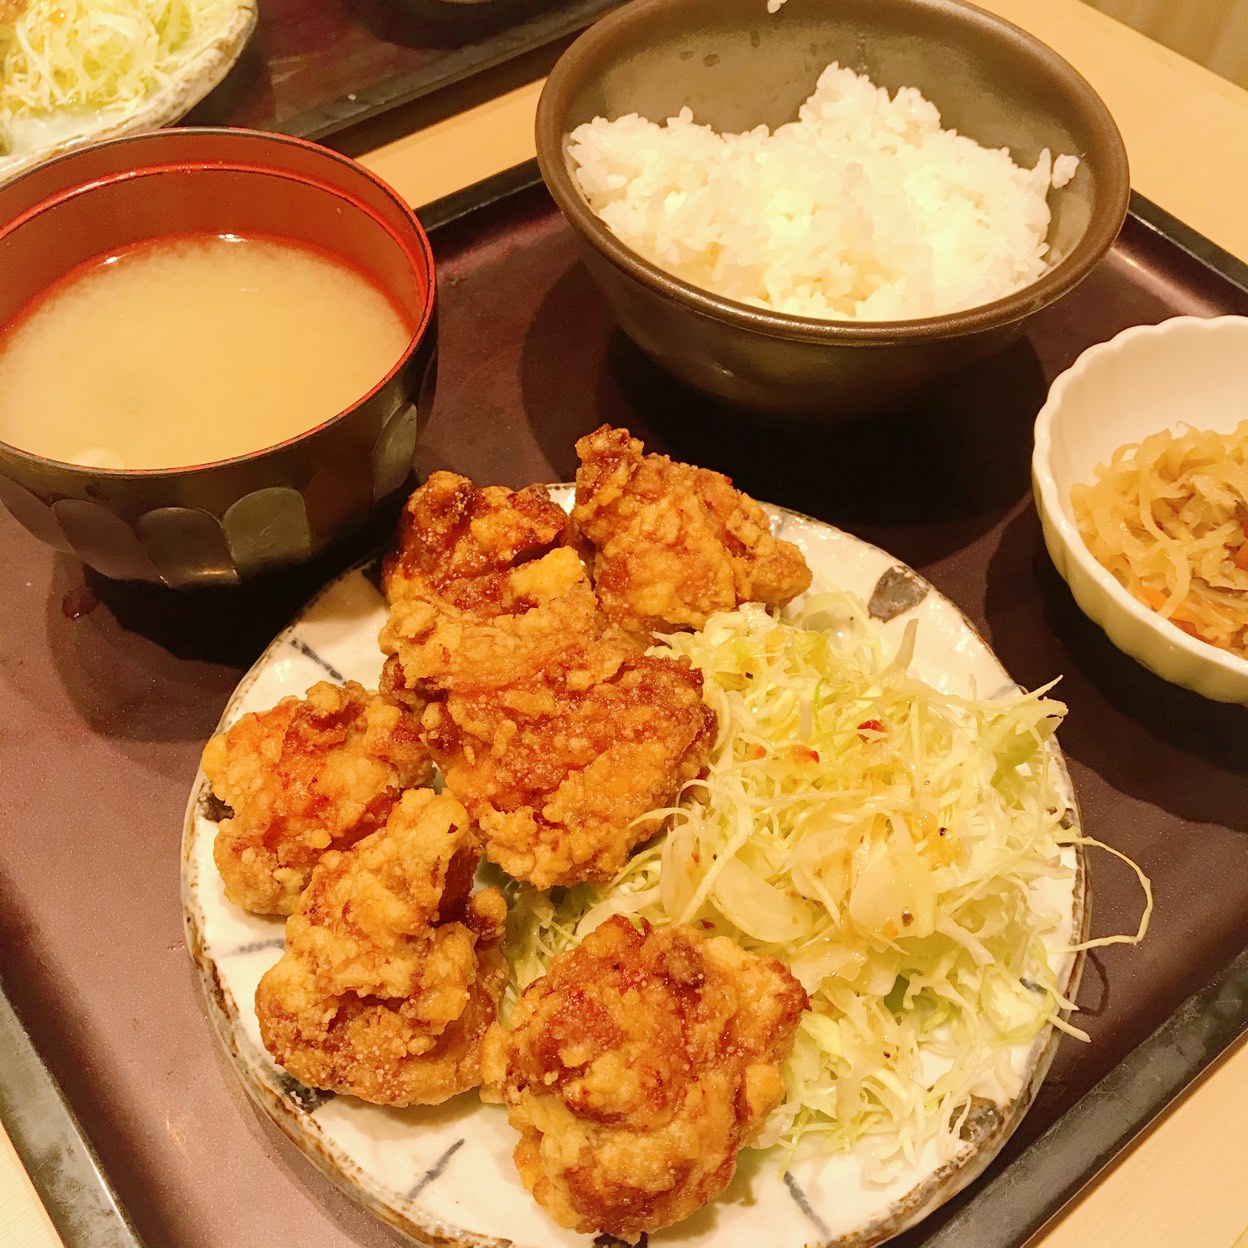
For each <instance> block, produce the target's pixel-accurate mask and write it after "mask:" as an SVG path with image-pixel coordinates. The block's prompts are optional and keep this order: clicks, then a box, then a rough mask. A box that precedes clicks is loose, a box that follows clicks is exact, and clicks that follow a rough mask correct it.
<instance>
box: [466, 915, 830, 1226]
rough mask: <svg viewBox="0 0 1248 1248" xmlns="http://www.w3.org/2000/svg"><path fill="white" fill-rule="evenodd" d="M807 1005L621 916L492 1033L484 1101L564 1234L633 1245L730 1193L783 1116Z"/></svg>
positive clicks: (733, 952)
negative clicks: (752, 1151)
mask: <svg viewBox="0 0 1248 1248" xmlns="http://www.w3.org/2000/svg"><path fill="white" fill-rule="evenodd" d="M806 1006H807V999H806V993H805V992H804V991H803V990H802V987H801V985H800V984H799V983H798V982H797V981H796V980H795V979H794V978H793V976H792V975H791V974H790V973H789V971H788V969H787V968H786V967H784V966H783V965H782V964H781V963H779V962H774V961H770V960H768V959H765V958H760V957H758V956H756V955H754V954H750V953H746V952H745V951H744V950H743V949H741V948H740V947H739V946H737V945H736V944H734V943H733V942H732V941H731V940H729V939H728V938H727V937H724V936H718V937H713V938H711V939H706V938H704V937H703V936H702V935H701V934H700V933H699V932H698V931H696V930H695V929H694V928H691V927H687V926H676V927H665V928H655V929H651V928H648V927H647V929H646V931H645V933H644V935H643V934H642V933H639V932H637V931H636V930H635V929H634V928H633V926H632V925H631V924H630V923H629V922H628V920H627V919H625V918H623V917H622V916H618V915H617V916H616V917H615V918H612V919H610V920H608V921H607V922H606V923H604V924H603V925H602V926H601V927H599V928H598V929H597V930H595V931H594V932H593V933H591V934H590V935H589V936H588V937H586V939H585V941H584V942H583V943H582V944H581V945H580V946H579V947H578V948H576V949H574V950H572V951H571V952H569V953H565V954H561V955H559V956H558V957H556V958H555V959H554V961H553V962H552V963H551V966H550V971H549V973H548V974H547V975H546V976H545V978H543V979H539V980H537V981H535V982H534V983H532V984H530V985H529V987H528V988H526V989H525V991H524V993H523V994H522V995H521V997H520V1000H519V1001H518V1002H517V1004H516V1007H515V1010H514V1012H513V1014H512V1018H511V1030H510V1031H504V1030H503V1029H502V1028H501V1027H500V1026H497V1025H496V1026H494V1027H492V1028H491V1029H490V1032H489V1035H488V1036H487V1037H486V1042H485V1053H484V1077H485V1086H484V1087H483V1088H482V1096H483V1097H484V1098H485V1099H487V1100H501V1101H502V1102H503V1103H504V1104H505V1105H506V1106H507V1113H508V1118H509V1119H510V1121H511V1125H512V1126H513V1127H515V1128H516V1129H517V1130H518V1131H519V1132H520V1133H521V1138H520V1143H519V1144H518V1145H517V1146H516V1151H515V1162H516V1167H517V1169H518V1170H519V1171H520V1177H521V1179H522V1180H523V1181H524V1184H525V1186H526V1187H528V1188H529V1190H530V1191H531V1192H532V1193H533V1195H534V1197H535V1198H536V1199H537V1201H538V1203H539V1204H541V1205H542V1206H543V1207H544V1208H545V1209H546V1210H547V1212H548V1213H549V1214H550V1215H551V1217H553V1218H554V1219H555V1221H556V1222H558V1223H559V1224H560V1225H562V1226H567V1227H571V1228H572V1229H574V1230H576V1231H580V1232H583V1233H589V1234H592V1233H594V1232H598V1231H605V1232H607V1233H608V1234H611V1235H615V1236H617V1237H618V1238H620V1239H625V1240H629V1241H634V1240H636V1238H637V1237H638V1236H639V1235H640V1234H641V1233H642V1232H643V1231H654V1230H657V1229H659V1228H660V1227H664V1226H670V1225H671V1224H672V1223H674V1222H679V1221H681V1220H682V1219H683V1218H687V1217H688V1216H689V1215H690V1214H691V1213H693V1212H694V1211H695V1210H697V1209H699V1208H701V1207H702V1206H703V1205H704V1204H706V1203H707V1202H708V1201H710V1200H713V1199H714V1198H715V1197H716V1196H718V1195H719V1193H720V1192H722V1191H723V1190H724V1188H725V1187H726V1186H727V1185H728V1183H729V1181H730V1180H731V1178H732V1175H733V1173H734V1171H735V1170H736V1164H737V1152H738V1150H740V1149H741V1148H742V1147H744V1146H746V1145H748V1144H749V1143H750V1141H751V1140H752V1139H754V1138H755V1136H756V1135H757V1134H758V1132H759V1130H760V1128H761V1127H762V1125H763V1121H764V1119H765V1118H766V1116H767V1115H768V1114H769V1113H770V1112H771V1110H772V1109H774V1108H775V1106H776V1105H778V1104H779V1103H780V1101H781V1100H782V1099H783V1095H784V1083H783V1080H782V1078H781V1074H780V1064H781V1063H782V1062H783V1061H784V1060H785V1058H786V1057H787V1056H788V1054H789V1053H790V1052H791V1050H792V1047H793V1038H794V1036H795V1034H796V1031H797V1025H798V1020H799V1019H800V1017H801V1014H802V1011H803V1010H804V1009H806Z"/></svg>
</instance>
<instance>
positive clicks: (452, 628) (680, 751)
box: [381, 548, 716, 888]
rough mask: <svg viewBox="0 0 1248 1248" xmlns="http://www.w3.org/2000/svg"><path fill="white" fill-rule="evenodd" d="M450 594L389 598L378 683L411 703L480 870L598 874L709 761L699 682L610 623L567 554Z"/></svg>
mask: <svg viewBox="0 0 1248 1248" xmlns="http://www.w3.org/2000/svg"><path fill="white" fill-rule="evenodd" d="M451 596H452V597H453V598H454V599H455V601H454V603H452V602H448V601H446V600H445V599H438V598H432V599H431V598H413V599H407V600H404V601H401V602H398V603H396V604H395V605H394V607H393V608H392V610H391V616H390V621H389V623H388V624H387V625H386V627H385V629H383V630H382V634H381V644H382V648H383V649H384V650H386V651H387V652H388V653H389V654H390V655H391V659H390V660H389V661H388V662H387V668H386V670H387V677H386V679H387V682H388V687H389V688H390V689H392V690H394V696H396V697H400V698H403V699H404V700H405V701H406V702H407V703H408V704H409V705H425V707H426V709H425V710H424V714H423V716H422V719H421V725H422V728H423V731H424V734H425V741H426V743H427V744H428V746H429V749H430V751H431V752H432V754H433V756H434V758H435V759H436V761H437V763H438V765H439V766H440V767H441V768H442V772H443V775H444V778H445V781H446V785H447V788H448V789H449V790H450V791H451V792H452V793H454V794H455V796H456V797H458V798H459V800H460V801H462V802H463V803H464V805H465V806H467V808H468V810H469V812H470V813H471V814H472V817H473V818H474V819H475V820H477V822H478V823H479V824H480V826H481V834H482V836H483V838H484V840H485V847H486V855H487V857H488V858H489V859H490V861H491V862H494V863H497V864H498V865H499V866H500V867H502V868H503V869H504V870H505V871H507V872H508V873H509V874H511V875H512V876H514V877H515V878H516V879H521V880H527V881H529V882H530V883H532V884H534V885H536V886H537V887H538V888H550V887H552V886H553V885H556V884H574V883H577V882H579V881H583V880H602V879H609V878H610V877H611V876H612V875H613V874H614V873H615V872H616V871H618V870H619V868H620V867H622V866H623V865H624V862H625V860H626V859H627V857H628V854H629V852H630V851H631V850H632V849H633V847H634V846H635V845H637V844H638V843H639V842H641V841H643V840H645V839H646V838H647V837H648V836H650V835H651V834H653V833H654V832H655V831H657V830H658V827H659V825H660V823H661V822H662V821H661V819H651V820H648V821H647V820H642V819H641V816H643V815H645V814H646V813H647V812H648V811H651V810H654V809H656V808H658V807H663V806H667V805H669V804H670V803H671V802H672V801H673V800H674V799H675V797H676V795H677V793H678V792H679V790H680V787H681V786H682V785H683V784H684V783H685V782H686V781H688V780H691V779H692V778H693V777H695V776H696V775H697V774H698V773H699V771H701V769H702V768H703V767H704V766H705V764H706V762H707V760H708V759H709V757H710V751H711V747H712V746H713V744H714V740H715V731H716V719H715V714H714V712H713V711H711V710H710V708H708V707H707V706H706V705H705V703H704V702H703V701H702V676H701V673H700V672H698V671H697V669H695V668H694V667H692V666H691V665H690V664H689V663H688V662H687V661H686V660H684V659H679V660H678V659H672V658H649V657H646V656H645V655H644V654H643V653H642V649H641V648H642V644H643V643H642V641H641V640H640V639H638V638H637V637H636V636H632V635H629V634H628V633H626V632H624V631H622V630H620V629H618V628H614V627H612V626H611V625H610V623H609V622H608V621H607V619H606V617H605V616H603V615H602V613H601V612H600V611H599V610H598V606H597V602H596V600H595V598H594V595H593V591H592V589H591V588H590V585H589V581H588V579H587V577H586V575H585V572H584V569H583V568H582V566H581V563H580V561H579V559H578V558H577V556H576V555H575V553H574V552H573V551H572V550H570V549H568V548H562V549H559V550H555V551H552V552H551V553H550V554H548V555H546V556H544V557H543V558H541V559H539V560H536V561H534V562H532V563H527V564H524V565H523V566H521V567H518V568H515V569H512V570H511V571H510V572H507V573H504V574H496V575H493V576H490V577H486V578H482V579H481V580H478V581H476V582H472V583H471V584H469V583H461V584H460V586H459V589H458V590H457V591H456V593H455V594H453V595H451ZM458 604H465V605H458Z"/></svg>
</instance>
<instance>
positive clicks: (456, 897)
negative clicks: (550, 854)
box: [256, 789, 507, 1105]
mask: <svg viewBox="0 0 1248 1248" xmlns="http://www.w3.org/2000/svg"><path fill="white" fill-rule="evenodd" d="M480 853H481V851H480V846H479V844H478V842H477V838H476V835H475V832H474V830H473V828H472V824H471V822H470V821H469V819H468V815H467V812H466V811H465V810H464V808H463V807H462V806H461V805H460V804H459V803H458V802H457V801H455V800H454V798H451V797H447V796H441V797H436V796H434V794H433V792H432V791H431V790H429V789H415V790H410V791H408V792H407V793H404V795H403V798H402V800H401V801H400V802H399V804H398V805H397V806H396V807H395V808H394V809H393V810H392V811H391V812H390V818H389V819H388V820H387V821H386V826H385V827H384V828H383V829H381V830H380V831H378V832H374V833H373V834H372V835H371V836H368V837H366V838H365V839H364V840H362V841H360V842H359V843H358V844H357V845H355V846H354V847H353V848H351V849H349V850H346V851H345V852H339V851H337V850H330V851H329V852H328V853H326V854H325V855H324V857H323V858H322V859H321V861H320V862H319V863H318V864H317V866H316V868H315V870H314V871H313V872H312V880H311V883H310V884H309V885H308V888H307V891H306V892H305V893H304V895H303V899H302V900H301V902H300V904H299V908H298V910H296V911H295V913H294V914H292V915H291V917H290V918H289V919H288V920H287V923H286V952H285V954H283V956H282V958H281V961H279V962H278V963H277V965H276V966H274V967H272V968H271V969H270V970H269V971H268V972H266V974H265V975H264V977H263V978H262V979H261V980H260V983H259V986H258V987H257V989H256V1015H257V1017H258V1018H259V1020H260V1035H261V1037H262V1039H263V1040H264V1044H265V1047H266V1048H267V1049H268V1050H269V1052H270V1053H272V1055H273V1056H274V1058H275V1059H276V1060H277V1061H278V1062H279V1063H280V1064H281V1065H282V1066H284V1067H285V1068H286V1069H287V1070H288V1071H289V1072H290V1073H291V1074H292V1075H294V1076H295V1078H296V1079H298V1080H299V1081H300V1082H302V1083H305V1084H307V1085H308V1086H309V1087H314V1088H327V1089H332V1090H333V1091H335V1092H347V1093H350V1094H351V1095H353V1096H358V1097H360V1098H361V1099H362V1100H365V1101H372V1102H374V1103H376V1104H381V1105H437V1104H440V1103H441V1102H442V1101H445V1100H447V1099H448V1098H449V1097H452V1096H455V1095H456V1094H457V1093H459V1092H463V1091H465V1090H467V1089H468V1088H472V1087H476V1085H477V1084H478V1083H480V1081H481V1042H482V1039H483V1037H484V1035H485V1033H486V1030H487V1029H488V1027H489V1026H490V1025H491V1024H492V1023H493V1022H494V1020H495V1019H496V1017H497V1013H498V1000H499V997H500V996H501V995H502V991H503V988H504V987H505V986H506V983H507V966H506V963H505V962H504V960H503V955H502V951H501V948H500V942H501V940H502V935H503V927H504V924H505V921H506V918H507V905H506V902H505V901H504V900H503V896H502V894H501V893H499V892H498V890H497V889H492V888H491V889H484V890H482V891H481V892H478V893H476V894H473V895H470V890H471V888H472V877H473V873H474V872H475V871H476V868H477V863H478V862H479V860H480Z"/></svg>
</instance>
